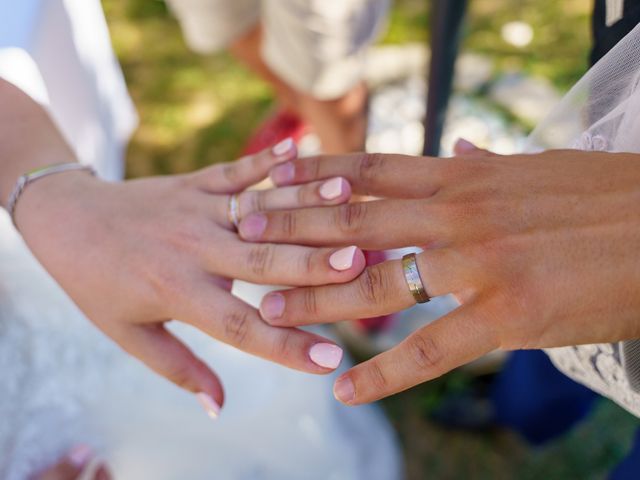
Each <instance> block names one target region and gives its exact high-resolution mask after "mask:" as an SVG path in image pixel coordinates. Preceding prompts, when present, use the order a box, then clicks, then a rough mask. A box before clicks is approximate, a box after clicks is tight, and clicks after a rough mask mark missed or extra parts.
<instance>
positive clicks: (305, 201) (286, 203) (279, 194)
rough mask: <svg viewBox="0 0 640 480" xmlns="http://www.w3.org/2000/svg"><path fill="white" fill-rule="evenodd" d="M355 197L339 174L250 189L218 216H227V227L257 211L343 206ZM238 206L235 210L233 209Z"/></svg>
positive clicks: (237, 196)
mask: <svg viewBox="0 0 640 480" xmlns="http://www.w3.org/2000/svg"><path fill="white" fill-rule="evenodd" d="M350 198H351V185H349V182H347V181H346V180H345V179H344V178H342V177H335V178H331V179H329V180H325V181H318V182H311V183H307V184H304V185H295V186H289V187H281V188H270V189H267V190H247V191H244V192H242V193H238V194H236V198H235V205H234V204H233V202H234V200H233V199H230V201H229V203H228V204H227V205H226V207H227V211H226V212H224V214H222V212H221V214H220V215H218V218H222V219H223V224H224V226H225V227H227V228H231V227H232V226H233V225H232V223H233V219H234V217H235V220H236V223H240V221H241V220H242V219H243V218H245V217H246V216H247V215H249V214H251V213H254V212H266V211H270V210H292V209H296V208H304V207H318V206H323V205H340V204H343V203H346V202H348V201H349V199H350ZM233 209H235V211H233Z"/></svg>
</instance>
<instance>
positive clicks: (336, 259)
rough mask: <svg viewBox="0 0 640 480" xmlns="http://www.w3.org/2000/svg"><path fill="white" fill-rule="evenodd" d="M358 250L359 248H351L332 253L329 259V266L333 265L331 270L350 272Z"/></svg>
mask: <svg viewBox="0 0 640 480" xmlns="http://www.w3.org/2000/svg"><path fill="white" fill-rule="evenodd" d="M356 250H358V247H353V246H351V247H347V248H343V249H342V250H338V251H337V252H334V253H332V254H331V256H330V257H329V264H330V265H331V268H333V269H334V270H338V271H339V272H342V271H344V270H349V269H350V268H351V266H352V265H353V259H354V257H355V255H356Z"/></svg>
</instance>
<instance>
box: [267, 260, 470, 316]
mask: <svg viewBox="0 0 640 480" xmlns="http://www.w3.org/2000/svg"><path fill="white" fill-rule="evenodd" d="M417 265H418V270H419V272H420V277H421V279H422V282H423V284H424V287H425V290H426V292H427V294H428V295H429V296H430V297H437V296H440V295H445V294H448V293H458V292H460V291H462V290H464V289H467V288H469V282H468V281H467V280H466V279H467V278H469V277H470V276H472V275H473V273H472V271H471V269H470V268H469V265H468V262H467V261H466V260H465V259H463V258H462V257H461V256H460V255H459V254H458V253H457V252H454V251H452V250H450V249H437V250H429V251H425V252H423V253H421V254H420V255H417ZM415 303H416V300H415V299H414V297H413V296H412V294H411V292H410V291H409V287H408V285H407V280H406V278H405V275H404V270H403V268H402V263H401V261H400V260H393V261H388V262H384V263H381V264H378V265H374V266H371V267H368V268H367V269H366V270H365V271H364V272H363V273H362V275H360V276H359V277H358V278H356V279H355V280H353V281H351V282H349V283H345V284H343V285H324V286H319V287H305V288H296V289H292V290H287V291H279V292H272V293H270V294H268V295H266V296H265V297H264V298H263V300H262V303H261V305H260V313H261V315H262V318H263V319H264V320H265V321H267V322H268V323H270V324H271V325H278V326H292V325H309V324H315V323H328V322H337V321H341V320H352V319H356V318H367V317H373V316H378V315H386V314H390V313H394V312H397V311H399V310H403V309H405V308H408V307H410V306H412V305H414V304H415Z"/></svg>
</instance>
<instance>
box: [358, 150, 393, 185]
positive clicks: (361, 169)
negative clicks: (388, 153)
mask: <svg viewBox="0 0 640 480" xmlns="http://www.w3.org/2000/svg"><path fill="white" fill-rule="evenodd" d="M385 162H386V160H385V157H384V155H383V154H380V153H363V154H362V155H361V156H360V160H359V161H358V162H357V167H358V171H357V172H356V173H357V174H358V178H360V180H361V181H362V183H363V184H365V185H366V184H368V183H371V182H374V181H376V180H377V179H378V178H379V175H380V173H381V172H382V171H383V170H384V165H385Z"/></svg>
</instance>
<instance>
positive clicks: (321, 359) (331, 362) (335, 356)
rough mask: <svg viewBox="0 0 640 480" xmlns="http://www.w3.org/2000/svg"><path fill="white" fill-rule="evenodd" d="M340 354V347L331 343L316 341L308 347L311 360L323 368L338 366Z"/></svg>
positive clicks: (341, 353) (340, 358)
mask: <svg viewBox="0 0 640 480" xmlns="http://www.w3.org/2000/svg"><path fill="white" fill-rule="evenodd" d="M342 355H343V352H342V349H341V348H340V347H339V346H337V345H334V344H332V343H316V344H315V345H314V346H313V347H311V349H309V358H311V361H312V362H313V363H315V364H316V365H319V366H320V367H324V368H331V369H335V368H338V366H339V365H340V362H341V361H342Z"/></svg>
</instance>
